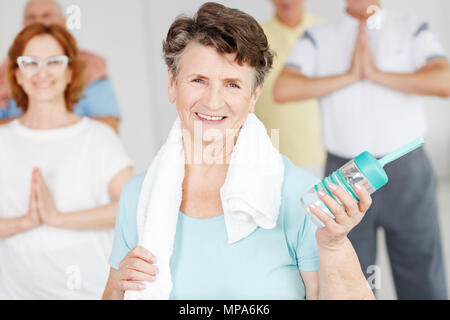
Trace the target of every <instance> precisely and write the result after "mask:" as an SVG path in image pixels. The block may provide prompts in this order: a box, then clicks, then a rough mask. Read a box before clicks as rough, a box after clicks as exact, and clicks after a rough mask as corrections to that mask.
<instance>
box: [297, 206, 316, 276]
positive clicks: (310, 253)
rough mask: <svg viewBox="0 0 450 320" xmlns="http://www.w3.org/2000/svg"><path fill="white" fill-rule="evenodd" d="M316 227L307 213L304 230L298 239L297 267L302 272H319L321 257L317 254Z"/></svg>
mask: <svg viewBox="0 0 450 320" xmlns="http://www.w3.org/2000/svg"><path fill="white" fill-rule="evenodd" d="M316 230H317V227H316V225H315V224H314V223H313V222H312V220H311V218H310V217H309V216H308V215H307V214H306V213H305V219H304V221H303V228H302V229H301V231H299V233H298V239H297V241H298V242H297V252H296V253H297V265H298V268H299V270H301V271H317V270H319V257H318V254H317V241H316Z"/></svg>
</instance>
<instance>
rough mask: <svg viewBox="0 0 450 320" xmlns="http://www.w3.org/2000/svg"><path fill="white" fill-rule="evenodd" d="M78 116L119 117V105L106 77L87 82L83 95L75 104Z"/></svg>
mask: <svg viewBox="0 0 450 320" xmlns="http://www.w3.org/2000/svg"><path fill="white" fill-rule="evenodd" d="M74 112H75V113H76V114H77V115H79V116H86V117H111V116H113V117H117V118H120V112H119V106H118V103H117V99H116V95H115V93H114V89H113V86H112V83H111V81H110V80H108V79H100V80H97V81H95V82H93V83H91V84H89V85H88V86H87V87H86V89H85V91H84V97H83V98H82V99H81V100H80V101H79V102H78V104H77V105H76V106H75V111H74Z"/></svg>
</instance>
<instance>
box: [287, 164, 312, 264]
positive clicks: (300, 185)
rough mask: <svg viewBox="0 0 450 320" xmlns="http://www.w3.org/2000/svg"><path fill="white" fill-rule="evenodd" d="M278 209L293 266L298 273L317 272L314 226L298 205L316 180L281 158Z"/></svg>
mask: <svg viewBox="0 0 450 320" xmlns="http://www.w3.org/2000/svg"><path fill="white" fill-rule="evenodd" d="M283 160H284V163H285V178H284V182H283V195H282V207H283V215H284V228H285V233H286V238H287V240H288V245H289V249H290V251H291V254H292V258H293V260H294V262H295V263H296V264H297V267H298V269H299V270H301V271H316V270H318V269H319V258H318V253H317V242H316V236H315V235H316V230H317V229H316V226H315V224H314V223H313V222H312V220H311V218H310V217H309V216H308V215H307V213H306V211H305V210H304V209H303V207H302V206H301V204H300V197H301V196H302V195H303V194H304V193H305V192H306V191H308V190H309V189H310V188H311V187H312V186H314V184H316V183H317V182H318V181H319V179H318V178H317V177H314V176H313V175H311V174H310V173H308V172H307V171H306V170H304V169H301V168H299V167H296V166H295V165H294V164H292V162H291V161H290V160H289V159H288V158H287V157H285V156H283Z"/></svg>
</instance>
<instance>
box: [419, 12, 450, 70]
mask: <svg viewBox="0 0 450 320" xmlns="http://www.w3.org/2000/svg"><path fill="white" fill-rule="evenodd" d="M414 25H415V27H414V32H413V34H412V51H413V52H412V56H413V65H414V68H415V69H416V70H418V69H420V68H421V67H423V66H424V65H425V64H426V63H427V62H429V61H431V60H433V59H436V58H443V57H444V58H447V55H446V53H445V50H444V48H443V47H442V45H441V43H440V41H439V39H438V38H437V36H436V35H435V34H434V33H433V32H431V30H430V27H429V25H428V23H427V22H423V21H421V22H418V23H415V24H414Z"/></svg>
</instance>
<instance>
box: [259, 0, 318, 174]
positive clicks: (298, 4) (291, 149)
mask: <svg viewBox="0 0 450 320" xmlns="http://www.w3.org/2000/svg"><path fill="white" fill-rule="evenodd" d="M304 2H305V0H272V4H273V5H274V7H275V16H274V17H273V18H272V19H270V20H268V21H265V22H263V23H262V24H261V26H262V27H263V29H264V33H265V34H266V36H267V39H268V41H269V45H270V48H271V49H272V51H273V52H274V53H275V57H274V63H273V67H272V70H271V71H270V73H269V74H268V76H267V78H266V80H265V84H264V90H263V92H262V93H261V96H260V98H259V100H258V102H257V103H256V107H255V113H256V115H257V116H258V118H259V119H260V120H261V121H262V122H263V123H264V125H265V126H266V128H267V132H268V134H269V135H271V130H273V129H275V130H276V129H278V130H279V150H280V152H281V153H283V154H285V155H286V156H287V157H289V159H290V160H291V161H292V162H293V163H294V164H295V165H297V166H300V167H302V168H304V169H306V170H308V171H309V172H311V173H312V174H314V175H315V176H316V177H322V176H323V170H324V163H325V151H324V149H323V147H322V145H321V143H320V128H319V110H318V106H317V100H315V99H310V100H307V101H289V102H286V103H278V102H276V101H275V100H274V97H273V87H274V84H275V80H276V78H277V77H278V75H279V74H280V72H281V70H282V68H283V66H284V63H285V61H286V59H287V57H288V55H289V53H290V51H291V49H292V46H293V45H294V43H295V41H296V40H297V39H298V38H300V37H301V36H302V35H303V32H304V30H305V29H306V28H309V27H310V26H312V25H314V24H316V23H318V22H321V21H322V19H320V18H319V17H316V16H314V15H311V14H308V13H306V12H304ZM275 141H276V140H275Z"/></svg>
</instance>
